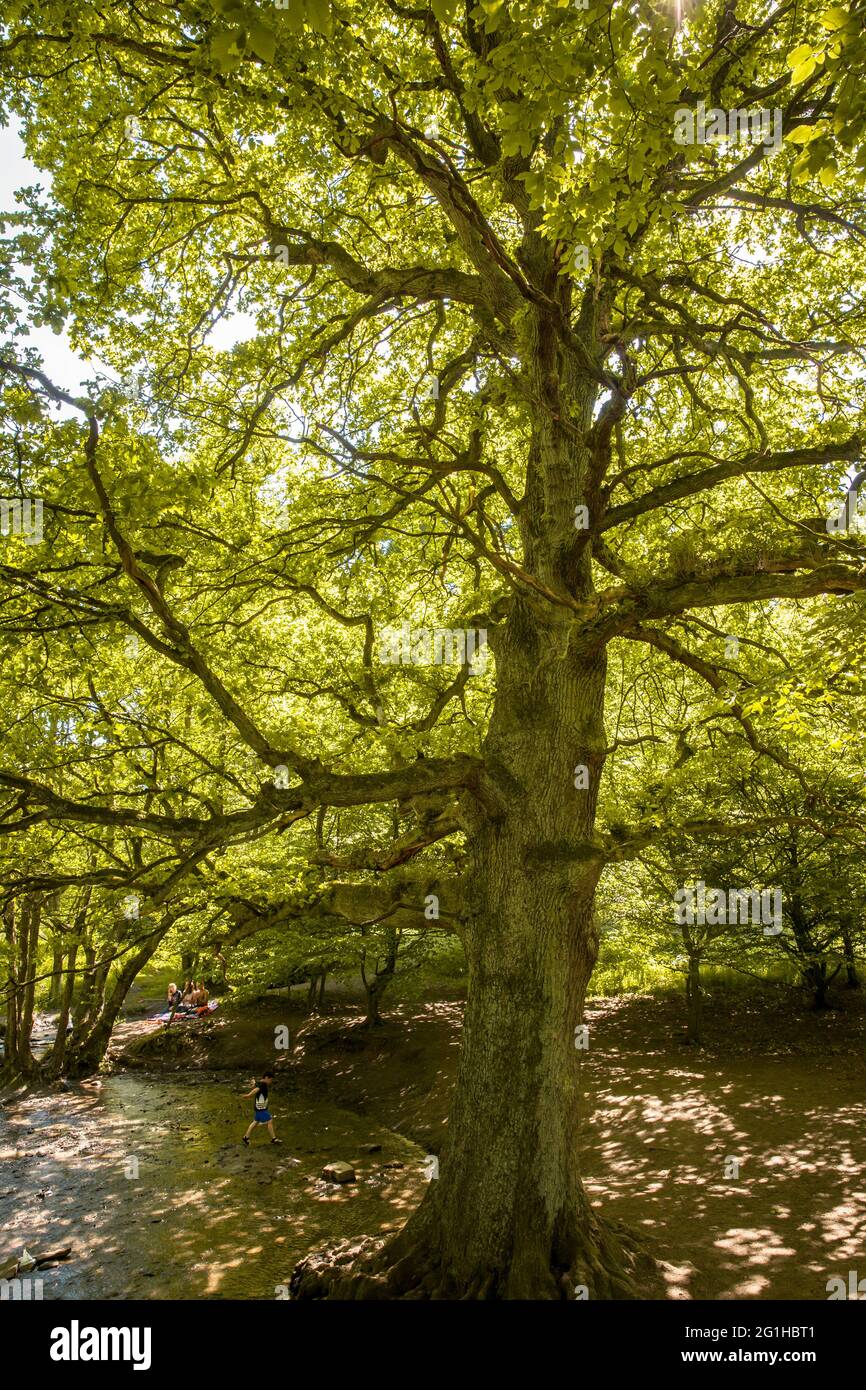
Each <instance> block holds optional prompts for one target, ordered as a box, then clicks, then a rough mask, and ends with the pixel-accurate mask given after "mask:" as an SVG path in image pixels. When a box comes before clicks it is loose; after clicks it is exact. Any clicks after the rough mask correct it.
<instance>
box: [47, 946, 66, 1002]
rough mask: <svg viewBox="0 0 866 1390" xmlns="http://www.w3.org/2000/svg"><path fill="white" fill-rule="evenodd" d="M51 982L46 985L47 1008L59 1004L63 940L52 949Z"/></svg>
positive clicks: (61, 987)
mask: <svg viewBox="0 0 866 1390" xmlns="http://www.w3.org/2000/svg"><path fill="white" fill-rule="evenodd" d="M51 969H52V972H53V973H52V976H51V983H50V985H49V986H48V1008H49V1009H52V1010H53V1009H56V1008H58V1007H59V1005H60V996H61V993H62V991H63V942H62V941H61V942H60V944H59V945H57V946H55V947H54V948H53V951H52V961H51Z"/></svg>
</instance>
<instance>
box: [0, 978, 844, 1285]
mask: <svg viewBox="0 0 866 1390" xmlns="http://www.w3.org/2000/svg"><path fill="white" fill-rule="evenodd" d="M838 1002H839V1004H840V1007H838V1008H836V1009H833V1010H829V1011H827V1012H826V1013H822V1014H814V1013H811V1012H809V1011H808V1010H807V1009H806V1008H805V1007H804V1005H803V1003H802V1000H801V999H800V997H799V995H797V993H796V991H792V990H776V991H775V992H773V991H769V992H764V993H761V994H745V995H744V994H733V993H732V994H720V995H719V997H718V998H716V999H715V1000H712V1001H710V1002H709V1003H708V1024H707V1029H706V1038H705V1042H706V1045H705V1046H704V1047H702V1048H700V1049H698V1048H694V1047H687V1046H685V1045H684V1044H683V1041H682V1002H681V1000H680V999H679V998H664V997H653V996H630V997H626V998H620V999H615V1000H614V999H601V1000H594V1001H592V1003H591V1004H590V1005H589V1007H588V1009H587V1015H586V1018H587V1023H588V1024H589V1030H590V1031H589V1048H588V1051H586V1052H584V1053H581V1054H580V1056H579V1060H580V1066H581V1072H582V1079H583V1086H584V1094H585V1103H584V1110H585V1117H584V1122H583V1125H582V1132H581V1135H580V1141H579V1142H580V1145H581V1151H582V1163H583V1171H584V1176H585V1181H586V1184H587V1188H588V1190H589V1192H590V1194H591V1196H592V1199H593V1201H594V1202H595V1203H596V1205H598V1206H599V1207H600V1208H601V1209H602V1210H603V1211H604V1213H605V1214H606V1215H607V1216H611V1217H615V1218H617V1219H619V1220H620V1221H623V1222H625V1223H626V1224H627V1225H629V1226H630V1227H632V1228H633V1229H634V1230H636V1231H637V1232H639V1234H640V1238H641V1240H642V1241H643V1243H644V1244H645V1245H646V1247H647V1248H648V1249H649V1250H650V1252H651V1253H652V1254H653V1255H654V1256H655V1257H656V1259H657V1260H658V1261H659V1263H660V1268H661V1272H662V1275H663V1278H664V1286H665V1287H666V1289H667V1294H668V1297H670V1298H676V1299H737V1298H745V1299H798V1300H810V1299H825V1298H826V1297H827V1290H826V1285H827V1280H828V1279H830V1278H831V1277H833V1276H837V1275H838V1276H841V1277H842V1278H843V1279H845V1280H846V1281H847V1276H848V1271H849V1270H852V1269H853V1270H857V1269H859V1271H860V1274H859V1277H863V1276H866V1224H864V1223H866V1123H864V1121H866V1101H864V1087H863V1051H864V1045H866V1001H864V999H863V998H862V996H861V994H860V993H859V992H857V993H847V994H846V995H842V996H840V999H839V1001H838ZM461 1014H462V1003H461V1000H460V999H459V998H454V997H450V998H449V997H446V996H443V997H441V998H439V999H436V998H434V999H432V1000H428V1002H426V1003H424V1004H411V1005H410V1004H403V1005H396V1006H395V1007H392V1008H391V1009H390V1010H389V1012H388V1017H387V1021H386V1022H385V1023H384V1025H383V1026H382V1027H380V1028H378V1029H375V1030H372V1031H370V1030H367V1029H365V1028H364V1027H363V1026H362V1018H361V1013H360V1010H359V1009H357V1008H356V1007H354V1006H352V1005H351V1004H348V1003H346V1002H345V1001H342V1000H341V1001H336V1002H333V1003H332V1004H331V1005H330V1006H329V1007H328V1008H327V1009H326V1011H325V1012H324V1014H323V1015H321V1016H313V1017H310V1016H308V1015H307V1014H306V1013H304V1012H303V1011H302V1010H300V1009H299V1008H298V1007H297V1003H296V1001H291V1000H287V999H285V997H283V998H280V997H272V998H268V999H266V1000H263V1001H261V1002H260V1003H259V1004H257V1005H256V1006H255V1007H253V1008H250V1007H247V1008H245V1009H238V1008H233V1007H232V1006H228V1007H225V1008H223V1009H221V1010H220V1011H219V1012H218V1013H217V1014H216V1015H215V1016H214V1018H213V1019H212V1020H209V1021H208V1022H207V1023H205V1024H203V1025H198V1024H197V1025H192V1026H189V1027H187V1026H184V1027H182V1028H179V1029H173V1030H172V1033H171V1035H166V1033H165V1031H164V1030H162V1031H157V1030H154V1029H153V1028H152V1026H151V1025H149V1024H146V1023H144V1022H142V1021H141V1020H136V1019H135V1017H128V1018H127V1019H126V1020H125V1022H124V1023H123V1024H122V1025H121V1028H120V1029H119V1033H118V1037H117V1039H116V1048H115V1054H114V1059H113V1066H114V1068H115V1074H114V1075H111V1076H107V1077H104V1078H102V1081H101V1085H97V1084H96V1083H91V1084H90V1086H89V1087H88V1086H87V1085H85V1086H83V1087H77V1088H75V1091H74V1092H73V1093H64V1092H51V1093H48V1094H46V1093H43V1094H42V1095H39V1096H30V1097H28V1098H26V1099H25V1100H22V1101H18V1102H15V1101H14V1100H13V1101H12V1103H11V1104H10V1105H9V1106H7V1108H6V1111H5V1119H3V1120H0V1160H2V1162H3V1172H4V1176H5V1177H6V1180H5V1181H3V1180H0V1260H2V1258H4V1257H6V1256H7V1255H8V1254H10V1253H12V1252H15V1253H19V1252H20V1248H21V1245H22V1244H27V1245H28V1248H31V1249H32V1248H33V1243H34V1242H35V1243H36V1244H37V1245H39V1246H40V1247H44V1246H45V1245H46V1244H62V1243H66V1241H67V1238H68V1240H69V1241H71V1242H74V1243H76V1246H77V1264H76V1265H75V1266H74V1267H73V1266H69V1267H66V1268H64V1269H63V1270H61V1271H60V1272H59V1273H58V1272H57V1271H49V1273H48V1275H47V1276H46V1280H48V1279H51V1278H54V1279H55V1280H56V1281H57V1282H56V1290H57V1291H56V1292H55V1293H53V1294H52V1293H50V1292H49V1290H48V1286H47V1285H46V1294H45V1296H46V1297H64V1296H65V1297H72V1298H82V1297H84V1298H93V1297H146V1296H148V1295H149V1296H152V1297H201V1296H208V1295H209V1296H216V1297H220V1296H222V1297H252V1298H257V1297H258V1298H265V1297H274V1293H273V1288H274V1286H275V1285H278V1284H280V1283H281V1281H283V1280H285V1279H287V1278H288V1271H289V1269H290V1267H291V1264H292V1263H293V1262H294V1261H295V1260H296V1259H298V1258H300V1257H301V1255H302V1254H304V1253H307V1252H308V1251H309V1250H312V1249H315V1248H316V1247H317V1246H318V1245H320V1244H322V1243H323V1242H324V1241H325V1240H329V1239H333V1238H334V1237H335V1236H337V1235H354V1234H359V1233H361V1232H363V1231H369V1232H371V1233H372V1232H374V1231H377V1230H384V1229H388V1228H389V1227H393V1226H394V1225H399V1224H400V1223H401V1222H402V1221H403V1220H404V1219H405V1217H406V1215H407V1213H408V1211H409V1210H411V1208H412V1207H413V1206H414V1205H415V1204H416V1203H417V1201H418V1200H420V1197H421V1195H422V1194H423V1191H424V1188H425V1185H426V1182H427V1180H428V1179H427V1176H426V1172H425V1158H424V1155H425V1153H438V1152H439V1150H440V1149H441V1146H442V1142H443V1140H444V1137H445V1134H446V1131H447V1114H448V1107H449V1102H450V1097H451V1092H452V1088H453V1085H454V1079H455V1074H456V1062H457V1055H458V1047H459V1036H460V1020H461ZM282 1024H284V1025H285V1026H286V1027H288V1029H289V1032H290V1039H291V1045H292V1046H291V1051H290V1052H288V1053H283V1054H279V1053H278V1054H276V1055H277V1056H278V1061H277V1065H276V1068H275V1069H276V1071H277V1077H278V1083H277V1090H278V1094H279V1096H280V1104H279V1107H278V1113H279V1114H280V1115H281V1131H282V1133H283V1134H284V1136H285V1138H286V1141H287V1147H286V1148H285V1149H284V1150H283V1149H279V1148H277V1149H273V1150H271V1149H269V1147H268V1146H266V1145H264V1146H262V1147H260V1148H259V1149H257V1150H256V1151H255V1152H254V1153H252V1154H248V1153H247V1152H246V1151H244V1150H239V1149H238V1147H237V1135H236V1132H235V1131H236V1129H237V1124H238V1118H239V1114H238V1113H236V1112H237V1110H238V1107H237V1102H236V1100H234V1099H233V1098H232V1097H233V1096H234V1093H235V1092H236V1091H237V1089H238V1088H239V1087H240V1085H241V1083H242V1082H245V1079H246V1076H248V1075H249V1074H250V1072H251V1071H256V1070H259V1069H261V1067H262V1066H263V1064H264V1061H266V1060H267V1059H268V1058H270V1057H273V1056H274V1055H275V1054H274V1029H275V1028H276V1027H278V1026H280V1025H282ZM4 1131H5V1134H4ZM370 1143H381V1144H382V1149H381V1150H379V1151H377V1152H375V1153H373V1154H368V1153H367V1152H366V1148H367V1146H368V1145H369V1144H370ZM64 1146H65V1147H64ZM133 1151H134V1152H135V1153H136V1154H141V1155H146V1156H147V1164H146V1181H143V1182H142V1183H136V1182H132V1181H129V1180H127V1179H125V1178H124V1176H123V1171H124V1170H123V1165H124V1164H126V1163H127V1161H128V1156H129V1155H130V1154H131V1153H132V1152H133ZM288 1155H292V1156H297V1157H298V1158H300V1160H301V1163H300V1164H299V1165H297V1166H294V1165H289V1164H288V1162H287V1161H286V1160H287V1156H288ZM328 1157H331V1158H334V1157H338V1158H343V1157H345V1158H348V1159H349V1160H350V1161H353V1162H355V1163H356V1164H357V1165H358V1172H359V1183H358V1184H357V1186H356V1187H355V1188H354V1190H353V1193H352V1195H351V1196H350V1195H348V1190H345V1191H343V1192H340V1191H339V1190H338V1191H336V1192H335V1191H333V1190H329V1188H328V1186H327V1185H326V1184H323V1183H322V1182H321V1180H320V1170H321V1166H322V1163H323V1162H325V1161H327V1159H328ZM393 1162H399V1163H402V1164H403V1165H404V1166H403V1168H402V1169H399V1168H389V1167H388V1166H387V1165H388V1163H393ZM7 1175H8V1176H7ZM12 1184H14V1186H13V1185H12ZM120 1231H125V1232H126V1235H125V1237H124V1241H123V1242H121V1241H119V1240H118V1233H119V1232H120ZM195 1232H199V1234H198V1235H195V1234H194V1233H195ZM120 1245H124V1247H125V1254H124V1255H123V1256H122V1257H121V1255H120V1254H119V1253H118V1249H119V1247H120ZM85 1290H86V1291H85Z"/></svg>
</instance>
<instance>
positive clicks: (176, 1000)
mask: <svg viewBox="0 0 866 1390" xmlns="http://www.w3.org/2000/svg"><path fill="white" fill-rule="evenodd" d="M167 993H168V1007H169V1008H170V1009H176V1008H177V1006H178V1005H179V1004H180V1003H181V1001H182V999H183V995H182V994H181V992H180V990H179V989H178V987H177V985H176V984H175V983H174V981H172V983H171V984H170V985H169V987H168V991H167Z"/></svg>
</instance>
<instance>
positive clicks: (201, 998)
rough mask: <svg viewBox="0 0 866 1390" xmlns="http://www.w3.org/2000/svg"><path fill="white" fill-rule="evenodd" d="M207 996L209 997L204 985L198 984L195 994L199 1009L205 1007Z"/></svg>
mask: <svg viewBox="0 0 866 1390" xmlns="http://www.w3.org/2000/svg"><path fill="white" fill-rule="evenodd" d="M209 998H210V995H209V994H208V992H207V990H206V989H205V987H204V985H199V987H198V989H197V991H196V996H195V1002H196V1006H197V1007H198V1008H199V1009H204V1008H206V1007H207V1001H208V999H209Z"/></svg>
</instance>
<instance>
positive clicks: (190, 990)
mask: <svg viewBox="0 0 866 1390" xmlns="http://www.w3.org/2000/svg"><path fill="white" fill-rule="evenodd" d="M195 993H196V983H195V980H187V982H186V984H185V985H184V987H183V1002H184V1004H192V1003H193V996H194V995H195Z"/></svg>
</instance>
